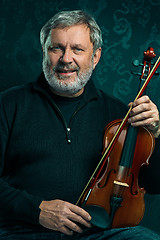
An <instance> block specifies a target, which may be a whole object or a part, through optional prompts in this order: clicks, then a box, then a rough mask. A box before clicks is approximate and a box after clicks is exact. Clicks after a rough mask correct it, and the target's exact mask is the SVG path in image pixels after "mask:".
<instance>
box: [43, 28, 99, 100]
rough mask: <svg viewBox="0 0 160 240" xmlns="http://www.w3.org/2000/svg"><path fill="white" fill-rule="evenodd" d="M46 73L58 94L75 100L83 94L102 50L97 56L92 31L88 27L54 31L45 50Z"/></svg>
mask: <svg viewBox="0 0 160 240" xmlns="http://www.w3.org/2000/svg"><path fill="white" fill-rule="evenodd" d="M43 52H44V58H43V71H44V74H45V77H46V79H47V81H48V82H49V85H50V86H51V87H52V90H53V91H55V92H56V93H57V94H58V93H60V94H61V95H62V94H63V95H66V96H75V95H79V94H81V93H82V92H83V88H84V86H85V84H86V83H87V81H88V80H89V78H90V76H91V74H92V71H93V69H94V68H95V66H96V64H97V63H98V61H99V58H100V53H101V49H97V50H96V52H95V54H94V55H93V44H92V42H91V40H90V30H89V28H87V27H86V26H85V25H74V26H72V27H67V28H56V29H52V31H51V33H50V36H49V37H48V39H47V41H46V44H45V49H43Z"/></svg>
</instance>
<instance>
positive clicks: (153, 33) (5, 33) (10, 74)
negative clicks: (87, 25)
mask: <svg viewBox="0 0 160 240" xmlns="http://www.w3.org/2000/svg"><path fill="white" fill-rule="evenodd" d="M75 9H83V10H86V11H88V12H89V13H91V14H92V15H93V16H94V17H95V19H96V20H97V22H98V24H99V25H100V27H101V29H102V32H103V51H102V57H101V60H100V63H99V64H98V66H97V67H96V69H95V71H94V74H93V79H94V81H95V84H96V85H97V86H98V87H99V88H101V89H103V90H104V91H106V92H107V93H109V94H111V95H113V96H115V97H117V98H119V99H121V100H122V101H124V102H125V103H126V104H127V103H128V102H130V101H132V100H133V99H134V97H135V95H136V93H137V89H138V84H139V77H138V76H134V75H132V74H131V71H137V72H141V67H137V68H135V67H134V66H133V64H132V61H133V60H134V59H137V60H139V61H140V62H141V61H142V59H143V52H144V51H145V50H146V49H147V48H148V47H153V48H154V50H155V53H156V54H157V57H158V56H159V55H160V24H159V15H160V0H76V1H75V0H0V55H1V58H0V91H3V90H5V89H7V88H9V87H12V86H15V85H20V84H23V83H25V82H30V81H34V80H35V79H36V78H37V77H38V75H39V74H40V72H41V61H42V49H41V45H40V42H39V32H40V29H41V27H42V26H43V25H44V24H45V23H46V21H47V20H48V19H49V18H51V17H52V16H53V15H54V14H55V13H56V12H58V11H61V10H75ZM157 57H156V58H157ZM159 71H160V69H159ZM159 88H160V77H159V76H157V77H153V79H152V80H151V83H150V84H149V86H148V87H147V94H148V95H149V96H150V98H151V99H152V100H153V101H154V102H155V103H156V104H157V106H158V108H159V109H160V91H159ZM156 148H157V149H158V147H157V146H156ZM157 151H158V150H157ZM155 156H156V157H154V159H153V160H152V161H153V163H155V162H156V161H158V162H159V156H160V154H159V152H158V153H157V152H156V154H155ZM159 166H160V163H159ZM152 170H153V175H154V176H157V175H159V170H158V168H156V165H154V164H153V167H152ZM159 182H160V181H159V179H158V177H157V178H156V183H155V184H156V186H159ZM151 187H152V186H151ZM159 189H160V187H159ZM146 203H147V204H148V205H147V206H148V207H147V210H146V213H145V218H144V220H143V221H142V224H143V225H145V226H149V227H151V228H152V229H154V230H156V231H158V232H160V207H159V208H158V206H159V205H160V196H159V195H156V196H151V198H147V199H146Z"/></svg>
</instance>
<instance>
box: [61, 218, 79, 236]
mask: <svg viewBox="0 0 160 240" xmlns="http://www.w3.org/2000/svg"><path fill="white" fill-rule="evenodd" d="M65 226H66V227H67V228H68V229H70V230H73V231H74V232H78V233H81V232H82V231H83V230H82V229H81V228H80V227H79V226H78V225H77V224H76V223H74V222H72V221H70V220H69V219H68V220H66V221H65Z"/></svg>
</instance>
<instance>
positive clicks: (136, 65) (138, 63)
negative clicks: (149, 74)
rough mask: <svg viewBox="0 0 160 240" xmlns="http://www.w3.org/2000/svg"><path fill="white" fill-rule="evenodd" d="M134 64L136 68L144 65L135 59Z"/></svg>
mask: <svg viewBox="0 0 160 240" xmlns="http://www.w3.org/2000/svg"><path fill="white" fill-rule="evenodd" d="M132 63H133V65H134V66H135V67H139V66H143V63H140V62H139V60H137V59H134V60H133V62H132Z"/></svg>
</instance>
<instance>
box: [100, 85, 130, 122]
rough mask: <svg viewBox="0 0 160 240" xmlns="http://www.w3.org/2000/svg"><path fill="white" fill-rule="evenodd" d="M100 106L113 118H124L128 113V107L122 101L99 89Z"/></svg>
mask: <svg viewBox="0 0 160 240" xmlns="http://www.w3.org/2000/svg"><path fill="white" fill-rule="evenodd" d="M97 93H98V96H99V97H98V98H99V102H100V105H101V106H102V107H103V111H105V112H106V114H107V115H108V116H112V118H115V119H116V118H123V117H124V116H125V114H126V113H127V110H128V107H127V105H126V104H125V103H124V102H122V101H121V100H120V99H118V98H116V97H114V96H111V95H109V94H107V93H105V92H104V91H102V90H100V89H97Z"/></svg>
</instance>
